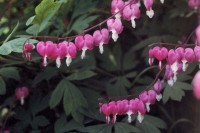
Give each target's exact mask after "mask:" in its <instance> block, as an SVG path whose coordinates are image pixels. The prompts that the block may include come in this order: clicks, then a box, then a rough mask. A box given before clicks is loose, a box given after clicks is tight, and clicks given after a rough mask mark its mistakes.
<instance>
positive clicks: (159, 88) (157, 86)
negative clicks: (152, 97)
mask: <svg viewBox="0 0 200 133" xmlns="http://www.w3.org/2000/svg"><path fill="white" fill-rule="evenodd" d="M154 90H155V92H156V99H157V101H160V100H161V99H162V94H161V91H162V84H161V82H160V79H158V80H157V82H156V83H155V84H154Z"/></svg>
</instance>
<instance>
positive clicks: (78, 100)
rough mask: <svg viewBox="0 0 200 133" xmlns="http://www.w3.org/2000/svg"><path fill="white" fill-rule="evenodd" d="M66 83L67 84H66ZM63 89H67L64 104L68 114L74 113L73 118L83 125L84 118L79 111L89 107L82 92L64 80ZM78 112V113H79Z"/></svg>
mask: <svg viewBox="0 0 200 133" xmlns="http://www.w3.org/2000/svg"><path fill="white" fill-rule="evenodd" d="M64 81H65V82H64ZM63 82H64V83H63V87H64V88H65V92H64V98H63V104H64V109H65V112H66V114H69V113H72V116H73V118H74V119H75V120H76V121H77V122H79V123H81V122H82V121H80V120H81V119H82V118H81V117H82V116H81V114H80V113H79V111H78V110H79V109H80V108H83V107H87V106H88V105H87V101H86V99H85V98H84V96H83V94H82V93H81V91H80V90H79V89H78V88H77V87H76V86H75V85H74V84H72V83H71V82H69V81H68V80H66V79H64V80H63ZM77 112H78V113H77Z"/></svg>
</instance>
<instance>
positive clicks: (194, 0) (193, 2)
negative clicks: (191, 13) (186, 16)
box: [188, 0, 200, 10]
mask: <svg viewBox="0 0 200 133" xmlns="http://www.w3.org/2000/svg"><path fill="white" fill-rule="evenodd" d="M188 6H189V7H190V8H194V9H196V10H197V9H198V7H200V1H199V0H188Z"/></svg>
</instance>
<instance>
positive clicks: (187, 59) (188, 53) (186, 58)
mask: <svg viewBox="0 0 200 133" xmlns="http://www.w3.org/2000/svg"><path fill="white" fill-rule="evenodd" d="M194 60H195V54H194V51H193V49H191V48H186V49H185V52H184V54H183V59H182V63H183V68H182V69H183V71H186V69H187V67H188V64H187V63H192V62H193V61H194Z"/></svg>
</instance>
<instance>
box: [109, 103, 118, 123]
mask: <svg viewBox="0 0 200 133" xmlns="http://www.w3.org/2000/svg"><path fill="white" fill-rule="evenodd" d="M109 107H110V114H111V115H112V117H113V118H112V123H115V122H116V119H117V114H118V108H117V105H116V102H115V101H112V102H110V103H109Z"/></svg>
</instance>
